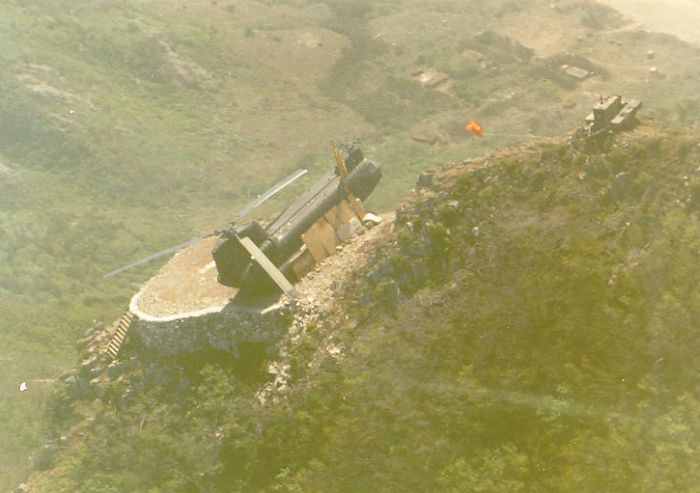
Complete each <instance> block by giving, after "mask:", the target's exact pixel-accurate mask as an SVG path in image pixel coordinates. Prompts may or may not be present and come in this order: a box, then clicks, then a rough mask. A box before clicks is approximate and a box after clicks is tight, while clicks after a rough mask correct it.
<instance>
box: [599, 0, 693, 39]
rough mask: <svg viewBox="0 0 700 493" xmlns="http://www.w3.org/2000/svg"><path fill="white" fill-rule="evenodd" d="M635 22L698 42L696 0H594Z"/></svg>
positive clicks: (647, 27) (645, 27)
mask: <svg viewBox="0 0 700 493" xmlns="http://www.w3.org/2000/svg"><path fill="white" fill-rule="evenodd" d="M598 1H599V2H600V3H602V4H605V5H608V6H610V7H612V8H614V9H616V10H618V11H619V12H621V13H622V14H623V15H624V16H625V17H627V18H629V19H631V20H633V21H634V22H635V24H636V25H637V26H640V27H642V28H644V29H646V30H649V31H659V32H663V33H667V34H672V35H674V36H676V37H678V38H680V39H682V40H684V41H687V42H689V43H693V44H695V45H698V46H700V0H598Z"/></svg>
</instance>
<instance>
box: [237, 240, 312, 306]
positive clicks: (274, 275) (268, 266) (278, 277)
mask: <svg viewBox="0 0 700 493" xmlns="http://www.w3.org/2000/svg"><path fill="white" fill-rule="evenodd" d="M239 240H240V242H241V245H243V247H244V248H245V249H246V250H248V253H250V257H251V258H252V259H253V260H255V261H256V262H257V263H258V265H260V267H262V268H263V270H264V271H265V272H267V275H268V276H270V279H272V280H273V281H274V282H275V284H277V286H279V288H280V289H281V290H282V292H283V293H285V294H286V295H287V296H290V297H292V298H296V297H297V296H299V293H297V290H296V289H294V286H292V283H290V282H289V280H288V279H287V278H286V277H284V274H282V272H281V271H280V270H279V269H278V268H277V267H276V266H275V264H273V263H272V261H271V260H270V259H269V258H267V255H265V254H264V253H263V252H262V250H260V249H259V248H258V246H257V245H256V244H255V243H253V241H252V240H251V239H250V238H248V237H247V236H246V237H243V238H239Z"/></svg>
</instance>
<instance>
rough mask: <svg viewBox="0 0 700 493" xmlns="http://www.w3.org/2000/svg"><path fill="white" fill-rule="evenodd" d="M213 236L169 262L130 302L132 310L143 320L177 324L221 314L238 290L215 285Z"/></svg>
mask: <svg viewBox="0 0 700 493" xmlns="http://www.w3.org/2000/svg"><path fill="white" fill-rule="evenodd" d="M217 241H218V237H216V236H211V237H208V238H204V239H203V240H202V241H200V242H198V243H196V244H194V245H192V246H191V247H188V248H186V249H184V250H182V251H180V252H178V253H176V254H175V256H174V257H173V258H172V259H170V261H169V262H168V263H167V264H165V265H164V266H163V268H162V269H161V270H160V272H158V274H156V275H155V276H154V277H152V278H151V279H150V280H149V281H148V282H146V284H144V286H143V287H142V288H141V290H140V291H139V292H138V293H136V295H134V297H133V298H132V299H131V303H130V305H129V309H130V310H131V312H132V313H134V314H135V315H136V316H137V317H139V318H140V319H142V320H151V321H158V320H163V321H167V320H175V319H180V318H187V317H196V316H200V315H205V314H207V313H214V312H218V311H221V310H222V309H223V308H224V307H225V306H226V305H227V304H228V302H229V300H230V299H231V298H233V297H234V296H235V295H236V293H237V292H238V290H237V289H236V288H229V287H226V286H222V285H221V284H219V283H218V282H217V281H216V274H217V272H216V266H215V265H214V259H213V258H212V253H211V252H212V250H213V248H214V246H215V245H216V242H217Z"/></svg>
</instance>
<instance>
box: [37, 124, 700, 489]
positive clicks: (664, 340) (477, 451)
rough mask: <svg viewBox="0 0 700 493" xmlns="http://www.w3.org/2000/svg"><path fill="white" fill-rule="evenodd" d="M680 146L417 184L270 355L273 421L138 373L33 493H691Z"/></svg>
mask: <svg viewBox="0 0 700 493" xmlns="http://www.w3.org/2000/svg"><path fill="white" fill-rule="evenodd" d="M699 141H700V134H699V133H698V131H697V130H696V131H694V132H687V133H679V132H673V131H659V130H657V129H655V128H651V127H646V128H640V129H639V130H638V131H636V132H635V133H634V134H628V135H625V136H622V137H621V138H620V139H619V140H618V145H617V146H616V147H614V148H612V149H610V150H609V152H606V153H604V154H595V155H591V154H586V153H583V152H579V151H576V150H574V149H573V148H572V147H571V146H570V145H568V143H566V142H563V141H562V140H561V139H552V140H550V141H548V142H542V143H537V144H531V145H526V146H520V147H516V148H512V149H508V150H504V151H501V152H498V153H496V154H493V155H491V156H490V157H489V158H487V159H484V160H479V161H474V162H471V163H467V164H462V165H453V166H451V167H448V168H446V169H444V170H442V171H440V172H438V173H437V174H435V175H434V177H435V178H434V186H433V187H432V188H431V189H430V190H424V191H422V192H420V193H418V194H415V195H414V196H413V197H412V198H411V201H410V202H407V203H405V204H404V205H403V207H402V208H401V209H400V211H399V215H398V218H397V228H396V235H395V237H394V238H392V243H391V245H387V247H386V248H383V249H382V251H380V252H377V255H376V257H375V258H373V259H372V261H371V263H370V266H369V267H368V268H366V269H365V270H363V271H362V272H358V273H357V274H356V278H355V281H354V283H353V284H351V285H349V286H347V290H346V292H345V293H343V299H344V300H345V301H344V302H343V306H341V307H339V309H338V311H337V313H335V314H333V316H330V317H326V318H325V320H324V322H322V323H321V324H320V325H319V326H318V327H308V330H307V331H306V332H305V333H304V334H303V335H302V336H301V337H300V338H298V339H296V338H290V339H288V340H285V341H283V344H286V345H289V346H288V347H289V348H290V354H291V355H292V356H291V373H292V384H291V386H290V388H289V389H288V391H287V393H286V398H285V399H283V400H282V401H281V402H280V403H279V404H276V405H275V404H268V405H267V406H260V405H258V403H257V400H256V398H255V391H256V389H257V386H256V382H255V381H250V380H246V378H244V377H243V376H242V375H240V374H235V373H231V372H230V370H228V369H226V368H221V367H217V365H215V364H211V365H208V366H207V367H205V369H204V370H202V371H201V372H199V373H198V374H193V373H191V372H183V371H182V370H181V369H178V368H176V367H175V366H172V365H171V366H164V367H157V365H156V366H150V367H148V368H147V371H146V373H145V374H141V373H140V372H137V373H134V374H132V375H130V376H129V377H128V378H126V379H121V380H120V381H117V382H114V383H113V385H111V386H110V388H109V389H108V390H107V391H106V394H105V395H104V398H103V402H105V404H104V405H103V412H102V413H100V414H99V415H98V417H97V419H96V421H95V422H94V424H93V425H91V427H90V428H89V430H88V431H87V433H86V435H85V438H84V440H78V441H77V442H74V444H73V445H71V446H70V447H69V448H68V449H67V450H66V451H65V452H64V453H58V454H56V455H55V456H54V457H53V460H54V464H55V465H56V466H57V467H55V468H54V469H52V470H50V471H48V472H46V473H44V474H43V475H40V476H39V477H38V478H35V483H34V486H35V487H36V488H37V491H41V492H43V491H46V492H49V491H50V492H52V493H55V492H63V491H66V492H67V491H79V492H86V493H87V492H94V491H100V492H110V493H111V492H117V491H118V492H131V491H133V492H136V491H152V492H159V491H182V492H200V491H201V492H205V491H206V492H217V491H221V492H224V491H285V492H298V491H304V492H315V491H318V492H322V491H329V489H330V490H331V491H339V492H340V491H343V492H345V491H347V492H355V491H387V492H389V491H445V492H458V491H495V492H501V491H502V492H512V491H523V492H525V491H552V492H555V491H556V492H560V491H585V492H589V491H590V492H595V491H600V490H601V489H611V490H615V491H621V492H627V491H629V492H639V491H642V492H650V493H651V492H657V493H658V492H675V491H692V488H693V487H694V486H695V485H696V484H697V481H698V480H699V478H698V474H697V470H696V468H694V467H693V464H695V463H696V462H697V460H698V457H700V447H698V445H697V443H698V440H697V438H698V437H697V426H696V424H697V410H698V408H699V407H700V402H698V401H697V399H696V397H695V396H694V393H693V390H694V389H696V388H697V385H698V384H699V383H700V381H698V376H697V372H696V371H695V368H696V366H697V353H698V337H697V334H696V330H695V327H696V323H697V319H698V316H700V313H698V308H697V307H698V303H697V298H698V295H699V294H698V290H697V287H696V282H695V280H696V279H697V276H698V275H699V273H698V272H697V271H698V269H699V267H698V265H697V262H695V260H694V259H695V258H696V257H697V255H698V254H699V253H700V250H699V247H698V245H700V229H699V228H698V226H697V214H698V210H699V207H700V178H699V177H698V171H697V162H698V159H699V158H700V147H698V142H699ZM475 227H476V228H478V230H475V229H474V228H475ZM395 285H398V286H399V287H400V289H401V293H402V294H401V296H400V299H399V300H398V304H395V302H394V301H392V300H394V299H395V298H393V296H392V293H393V292H394V291H393V289H392V286H395ZM329 338H330V339H332V340H333V343H334V346H335V347H336V348H342V349H341V353H340V355H338V354H337V353H334V354H333V355H331V354H330V352H327V351H326V349H325V348H327V347H328V342H329ZM295 339H296V340H295ZM144 375H145V376H144ZM149 375H152V376H149ZM156 381H157V382H159V384H158V385H154V382H156ZM126 388H131V389H132V391H131V394H130V396H129V397H128V400H129V403H128V405H125V402H126V401H125V398H124V397H121V396H123V395H125V394H124V391H125V389H126ZM70 401H71V400H70V399H66V400H65V402H66V403H70ZM77 404H80V403H77ZM76 407H77V405H76V403H72V404H71V405H68V406H65V405H64V407H58V408H55V409H56V411H58V412H59V414H58V415H57V416H58V417H59V420H60V419H68V421H70V420H71V419H72V418H69V417H68V416H69V414H70V412H69V409H71V408H72V409H76ZM58 429H59V430H60V429H61V428H60V427H59V428H58ZM116 434H118V436H119V439H118V440H113V439H111V438H110V437H113V436H115V435H116ZM329 485H330V486H329Z"/></svg>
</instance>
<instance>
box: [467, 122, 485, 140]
mask: <svg viewBox="0 0 700 493" xmlns="http://www.w3.org/2000/svg"><path fill="white" fill-rule="evenodd" d="M464 131H465V132H471V133H473V134H474V135H476V136H477V137H483V136H484V129H483V128H481V124H479V122H476V121H474V120H470V121H469V123H467V125H466V126H465V127H464Z"/></svg>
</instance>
